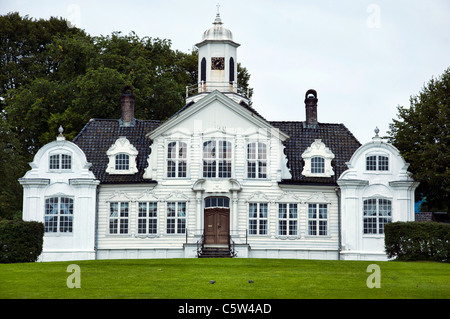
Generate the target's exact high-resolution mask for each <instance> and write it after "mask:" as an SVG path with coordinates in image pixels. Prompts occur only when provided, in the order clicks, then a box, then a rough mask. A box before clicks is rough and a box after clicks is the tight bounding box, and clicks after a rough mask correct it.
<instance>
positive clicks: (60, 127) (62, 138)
mask: <svg viewBox="0 0 450 319" xmlns="http://www.w3.org/2000/svg"><path fill="white" fill-rule="evenodd" d="M58 132H59V136H57V137H56V140H57V141H64V140H65V139H66V138H65V137H64V135H63V132H64V129H63V127H62V125H60V126H59V128H58Z"/></svg>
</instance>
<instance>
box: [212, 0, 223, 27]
mask: <svg viewBox="0 0 450 319" xmlns="http://www.w3.org/2000/svg"><path fill="white" fill-rule="evenodd" d="M216 7H217V13H216V19H215V20H214V22H213V24H222V19H220V12H219V9H220V4H217V5H216Z"/></svg>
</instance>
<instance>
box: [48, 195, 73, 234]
mask: <svg viewBox="0 0 450 319" xmlns="http://www.w3.org/2000/svg"><path fill="white" fill-rule="evenodd" d="M54 199H56V200H57V202H56V203H50V202H49V201H50V200H54ZM63 199H64V200H68V203H64V204H66V205H70V206H71V209H70V210H69V212H68V213H61V211H62V210H63V207H62V204H63V203H62V200H63ZM50 204H53V205H55V204H56V205H57V207H56V213H49V211H50V210H49V209H48V208H49V206H48V205H50ZM44 205H45V206H44V234H45V235H50V234H51V235H72V234H73V228H74V209H75V205H74V198H73V197H70V196H49V197H46V198H45V201H44ZM70 206H69V207H70ZM53 210H54V208H53V209H52V211H53ZM53 217H54V218H56V224H53V223H54V222H53V221H52V222H51V223H52V224H50V218H53ZM66 218H67V220H65V219H66ZM63 219H64V220H63ZM65 223H67V226H63V225H64V224H65ZM50 227H51V228H55V229H56V231H49V228H50ZM61 227H68V229H69V231H61Z"/></svg>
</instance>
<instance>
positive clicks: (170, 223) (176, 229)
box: [167, 202, 186, 234]
mask: <svg viewBox="0 0 450 319" xmlns="http://www.w3.org/2000/svg"><path fill="white" fill-rule="evenodd" d="M184 233H186V203H185V202H169V203H167V234H184Z"/></svg>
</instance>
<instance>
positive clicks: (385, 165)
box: [364, 153, 391, 173]
mask: <svg viewBox="0 0 450 319" xmlns="http://www.w3.org/2000/svg"><path fill="white" fill-rule="evenodd" d="M365 159H366V161H365V163H364V164H365V166H364V168H365V171H366V172H368V173H376V172H378V173H389V172H390V170H391V165H390V157H389V155H388V154H384V153H383V154H373V153H372V154H371V153H369V154H366V156H365ZM369 161H370V164H369Z"/></svg>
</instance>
